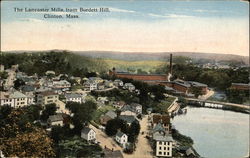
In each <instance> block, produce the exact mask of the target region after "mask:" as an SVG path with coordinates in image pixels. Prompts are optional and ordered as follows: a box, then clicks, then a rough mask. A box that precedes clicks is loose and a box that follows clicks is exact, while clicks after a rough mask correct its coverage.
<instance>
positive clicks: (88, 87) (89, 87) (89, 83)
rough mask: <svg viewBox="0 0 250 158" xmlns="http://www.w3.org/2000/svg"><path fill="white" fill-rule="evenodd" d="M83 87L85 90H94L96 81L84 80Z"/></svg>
mask: <svg viewBox="0 0 250 158" xmlns="http://www.w3.org/2000/svg"><path fill="white" fill-rule="evenodd" d="M83 87H84V90H87V91H93V90H96V89H97V83H96V82H94V81H90V80H89V81H86V82H85V83H84V84H83Z"/></svg>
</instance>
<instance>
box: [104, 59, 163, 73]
mask: <svg viewBox="0 0 250 158" xmlns="http://www.w3.org/2000/svg"><path fill="white" fill-rule="evenodd" d="M103 61H104V62H106V63H107V64H108V67H109V68H110V69H111V68H113V67H115V68H116V69H121V70H127V68H130V69H134V70H137V69H142V70H144V71H150V70H155V69H156V68H157V67H158V66H161V65H163V64H165V62H163V61H156V60H148V61H146V60H145V61H125V60H115V59H103Z"/></svg>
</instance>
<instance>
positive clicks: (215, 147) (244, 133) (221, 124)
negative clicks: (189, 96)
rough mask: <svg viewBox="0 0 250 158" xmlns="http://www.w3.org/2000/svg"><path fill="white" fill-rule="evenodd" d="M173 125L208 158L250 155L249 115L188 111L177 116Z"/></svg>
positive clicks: (194, 109)
mask: <svg viewBox="0 0 250 158" xmlns="http://www.w3.org/2000/svg"><path fill="white" fill-rule="evenodd" d="M172 122H173V125H174V126H175V128H176V129H177V130H179V131H180V132H181V133H182V134H184V135H187V136H190V137H191V138H192V139H193V140H194V143H195V144H194V148H195V149H196V150H197V152H198V153H199V154H200V155H201V156H204V157H209V158H240V157H244V156H246V155H247V154H248V151H249V115H248V114H242V113H236V112H231V111H223V110H218V109H209V108H191V107H188V108H187V114H185V115H178V116H175V117H174V119H173V121H172Z"/></svg>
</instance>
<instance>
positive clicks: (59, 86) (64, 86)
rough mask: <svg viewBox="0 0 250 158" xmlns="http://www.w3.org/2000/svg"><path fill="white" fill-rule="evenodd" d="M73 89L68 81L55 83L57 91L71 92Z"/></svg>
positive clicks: (54, 86)
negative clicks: (70, 89)
mask: <svg viewBox="0 0 250 158" xmlns="http://www.w3.org/2000/svg"><path fill="white" fill-rule="evenodd" d="M70 87H71V83H69V82H68V81H67V80H60V81H53V88H55V89H61V90H62V91H66V90H69V88H70Z"/></svg>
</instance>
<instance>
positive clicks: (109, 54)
mask: <svg viewBox="0 0 250 158" xmlns="http://www.w3.org/2000/svg"><path fill="white" fill-rule="evenodd" d="M49 51H51V50H48V51H47V52H49ZM53 51H54V52H62V50H53ZM9 52H10V53H13V52H14V53H23V52H27V53H29V52H35V51H9ZM37 52H46V51H37ZM68 52H72V53H75V54H78V55H83V56H89V57H93V58H105V59H116V60H126V61H143V60H144V61H145V60H151V61H152V60H160V61H168V58H169V55H170V53H172V54H173V56H185V57H189V58H191V59H194V60H199V59H209V60H214V61H216V62H218V61H238V62H244V63H245V64H247V65H249V57H248V56H240V55H233V54H216V53H196V52H161V53H154V52H152V53H150V52H149V53H148V52H147V53H146V52H118V51H117V52H115V51H68Z"/></svg>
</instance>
